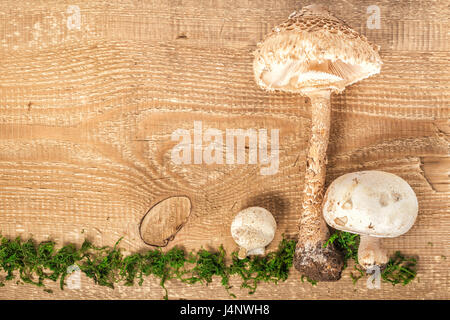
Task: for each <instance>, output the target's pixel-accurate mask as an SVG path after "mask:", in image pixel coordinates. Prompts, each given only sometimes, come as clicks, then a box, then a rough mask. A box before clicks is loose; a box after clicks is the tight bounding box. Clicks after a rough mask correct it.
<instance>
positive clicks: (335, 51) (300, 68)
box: [253, 5, 382, 94]
mask: <svg viewBox="0 0 450 320" xmlns="http://www.w3.org/2000/svg"><path fill="white" fill-rule="evenodd" d="M378 50H379V48H378V47H376V46H375V45H373V44H371V43H370V42H369V41H367V39H366V37H364V36H362V35H360V34H358V32H356V31H355V30H353V29H351V28H350V27H349V26H347V25H346V24H345V22H343V21H342V20H340V19H338V18H335V17H333V16H332V15H331V14H330V13H329V12H328V10H327V9H325V8H324V7H322V6H317V5H311V6H307V7H305V8H303V9H302V10H301V11H299V12H294V13H292V14H291V15H290V16H289V18H288V20H287V21H285V22H283V23H282V24H280V25H278V26H276V27H275V28H273V29H272V31H271V32H270V33H269V34H268V35H267V36H266V38H265V39H264V41H263V42H261V43H259V44H258V48H257V50H256V51H255V59H254V62H253V69H254V75H255V80H256V82H257V84H258V85H259V86H260V87H262V88H263V89H266V90H269V91H274V90H281V91H286V92H295V93H301V94H307V93H308V92H309V91H311V90H316V89H322V88H323V89H331V90H332V91H334V92H341V91H343V90H344V88H345V87H346V86H348V85H350V84H352V83H355V82H357V81H359V80H362V79H364V78H367V77H369V76H371V75H374V74H377V73H379V72H380V69H381V64H382V62H381V59H380V56H379V54H378Z"/></svg>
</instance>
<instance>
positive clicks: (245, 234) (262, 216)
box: [231, 207, 277, 259]
mask: <svg viewBox="0 0 450 320" xmlns="http://www.w3.org/2000/svg"><path fill="white" fill-rule="evenodd" d="M276 228H277V223H276V222H275V219H274V217H273V216H272V214H271V213H270V212H269V211H267V210H266V209H264V208H261V207H250V208H247V209H244V210H242V211H240V212H239V213H238V214H237V215H236V217H235V218H234V220H233V222H232V223H231V235H232V236H233V239H234V241H235V242H236V243H237V244H238V246H239V247H240V250H239V255H238V256H239V258H240V259H244V258H245V257H246V256H247V255H257V254H264V248H265V247H266V246H267V245H268V244H269V243H270V242H271V241H272V240H273V237H274V236H275V230H276Z"/></svg>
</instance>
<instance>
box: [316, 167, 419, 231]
mask: <svg viewBox="0 0 450 320" xmlns="http://www.w3.org/2000/svg"><path fill="white" fill-rule="evenodd" d="M417 212H418V203H417V198H416V195H415V193H414V191H413V190H412V189H411V187H410V186H409V184H408V183H407V182H406V181H405V180H403V179H402V178H400V177H398V176H396V175H395V174H392V173H388V172H383V171H361V172H353V173H348V174H345V175H343V176H341V177H339V178H337V179H336V180H334V181H333V182H332V183H331V185H330V187H329V188H328V190H327V192H326V194H325V199H324V205H323V216H324V218H325V221H326V222H327V223H328V224H329V225H330V226H331V227H333V228H335V229H338V230H342V231H347V232H352V233H358V234H362V235H368V236H371V237H383V238H391V237H398V236H400V235H402V234H404V233H405V232H407V231H408V230H409V229H410V228H411V227H412V226H413V224H414V222H415V220H416V217H417Z"/></svg>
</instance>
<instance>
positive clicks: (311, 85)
mask: <svg viewBox="0 0 450 320" xmlns="http://www.w3.org/2000/svg"><path fill="white" fill-rule="evenodd" d="M381 64H382V62H381V60H380V57H379V55H378V47H375V46H374V45H373V44H371V43H369V42H368V41H367V39H366V38H365V37H364V36H361V35H359V34H358V33H357V32H356V31H354V30H353V29H351V28H350V27H349V26H347V25H346V24H345V23H344V22H343V21H342V20H340V19H337V18H335V17H334V16H332V15H331V14H330V12H329V11H328V10H327V9H325V8H324V7H322V6H318V5H310V6H307V7H304V8H303V9H302V10H301V11H298V12H294V13H292V14H291V15H290V16H289V18H288V20H287V21H285V22H284V23H282V24H280V25H279V26H277V27H275V28H273V29H272V31H271V33H269V34H268V35H267V36H266V38H265V39H264V41H263V42H262V43H259V44H258V48H257V50H256V52H255V59H254V62H253V70H254V75H255V80H256V82H257V84H258V85H259V86H260V87H262V88H263V89H265V90H268V91H275V90H279V91H285V92H291V93H298V94H301V95H305V96H307V97H309V98H310V100H311V105H312V107H311V108H312V109H311V114H312V115H311V131H312V133H311V139H310V143H309V150H308V154H307V161H306V173H305V186H304V195H303V196H304V198H303V202H302V209H303V211H302V213H301V216H300V219H299V234H298V242H297V247H296V252H295V256H294V265H295V267H296V269H297V270H299V271H300V272H301V273H302V274H304V275H306V276H307V277H309V278H310V279H312V280H316V281H333V280H338V279H339V278H340V274H341V269H342V265H343V262H342V256H341V254H340V253H339V252H338V251H337V250H336V249H335V248H334V247H333V246H328V247H324V243H325V242H326V240H327V239H328V237H329V231H328V227H327V225H326V223H325V221H324V220H323V217H322V207H321V204H322V198H323V185H324V181H325V171H326V150H327V147H328V138H329V132H330V113H331V107H330V94H331V93H332V92H334V93H340V92H342V91H343V90H344V88H345V87H346V86H348V85H350V84H352V83H355V82H357V81H359V80H362V79H364V78H367V77H369V76H371V75H374V74H377V73H379V72H380V68H381Z"/></svg>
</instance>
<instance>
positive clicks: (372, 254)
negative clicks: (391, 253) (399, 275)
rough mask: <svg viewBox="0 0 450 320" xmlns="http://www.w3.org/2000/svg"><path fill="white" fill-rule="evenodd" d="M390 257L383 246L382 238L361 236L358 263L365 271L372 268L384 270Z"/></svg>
mask: <svg viewBox="0 0 450 320" xmlns="http://www.w3.org/2000/svg"><path fill="white" fill-rule="evenodd" d="M388 260H389V257H388V255H387V252H386V250H385V249H384V248H383V246H382V245H381V238H376V237H370V236H365V235H361V240H360V242H359V248H358V263H359V264H360V265H361V266H362V267H363V268H365V269H368V268H369V267H372V266H379V267H380V268H383V267H384V266H385V265H386V264H387V263H388Z"/></svg>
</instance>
